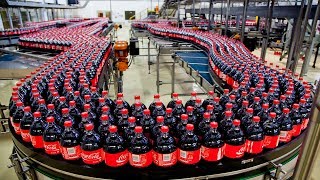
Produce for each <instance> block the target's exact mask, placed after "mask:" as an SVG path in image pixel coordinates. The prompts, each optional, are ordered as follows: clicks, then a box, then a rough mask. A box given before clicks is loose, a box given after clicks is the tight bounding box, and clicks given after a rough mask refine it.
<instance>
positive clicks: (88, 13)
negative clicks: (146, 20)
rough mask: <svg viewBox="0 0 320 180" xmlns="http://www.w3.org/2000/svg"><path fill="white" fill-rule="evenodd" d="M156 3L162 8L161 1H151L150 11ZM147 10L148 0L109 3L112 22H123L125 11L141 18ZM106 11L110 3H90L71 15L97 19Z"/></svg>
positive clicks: (120, 0) (126, 0)
mask: <svg viewBox="0 0 320 180" xmlns="http://www.w3.org/2000/svg"><path fill="white" fill-rule="evenodd" d="M158 2H159V3H160V4H159V6H160V7H161V6H162V3H163V1H162V0H159V1H158V0H153V1H152V9H154V8H155V7H156V6H157V5H158ZM84 3H85V2H84V1H80V4H81V5H83V4H84ZM147 9H151V1H150V0H117V1H115V0H113V1H111V12H112V20H113V21H115V22H125V11H135V13H136V16H138V18H139V15H140V12H141V16H142V17H146V16H147V14H146V13H147ZM106 11H110V1H109V0H105V1H98V0H94V1H90V2H89V3H88V5H87V6H86V7H85V8H83V9H78V10H75V11H74V12H73V13H74V15H75V16H78V17H98V13H99V12H102V13H103V14H104V17H105V15H106Z"/></svg>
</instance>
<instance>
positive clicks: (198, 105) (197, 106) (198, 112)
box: [193, 98, 213, 122]
mask: <svg viewBox="0 0 320 180" xmlns="http://www.w3.org/2000/svg"><path fill="white" fill-rule="evenodd" d="M211 105H213V99H212V102H211ZM204 112H205V108H203V106H202V105H201V99H200V98H197V99H196V104H195V106H194V111H193V113H194V115H195V116H196V117H197V121H198V122H200V121H201V119H202V116H203V113H204Z"/></svg>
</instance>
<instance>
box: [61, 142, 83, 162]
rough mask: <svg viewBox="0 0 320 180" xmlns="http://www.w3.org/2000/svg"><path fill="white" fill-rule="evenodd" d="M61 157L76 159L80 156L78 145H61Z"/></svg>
mask: <svg viewBox="0 0 320 180" xmlns="http://www.w3.org/2000/svg"><path fill="white" fill-rule="evenodd" d="M61 154H62V157H63V158H64V159H66V160H76V159H79V158H81V148H80V145H78V146H75V147H63V146H61Z"/></svg>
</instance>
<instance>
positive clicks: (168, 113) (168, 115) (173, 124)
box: [164, 107, 202, 134]
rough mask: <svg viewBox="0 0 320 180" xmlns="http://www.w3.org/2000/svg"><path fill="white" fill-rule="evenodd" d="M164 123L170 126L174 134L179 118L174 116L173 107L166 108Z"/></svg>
mask: <svg viewBox="0 0 320 180" xmlns="http://www.w3.org/2000/svg"><path fill="white" fill-rule="evenodd" d="M201 108H202V107H201ZM164 124H165V125H166V126H168V127H169V129H170V132H171V133H172V134H173V133H174V132H175V131H176V126H177V119H176V118H175V117H174V116H173V114H172V109H171V108H167V109H166V116H165V117H164Z"/></svg>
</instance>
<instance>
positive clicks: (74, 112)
mask: <svg viewBox="0 0 320 180" xmlns="http://www.w3.org/2000/svg"><path fill="white" fill-rule="evenodd" d="M69 115H70V116H71V117H72V118H73V119H74V126H77V125H78V124H79V123H80V122H81V111H80V110H79V109H78V108H77V106H76V102H75V101H69Z"/></svg>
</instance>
